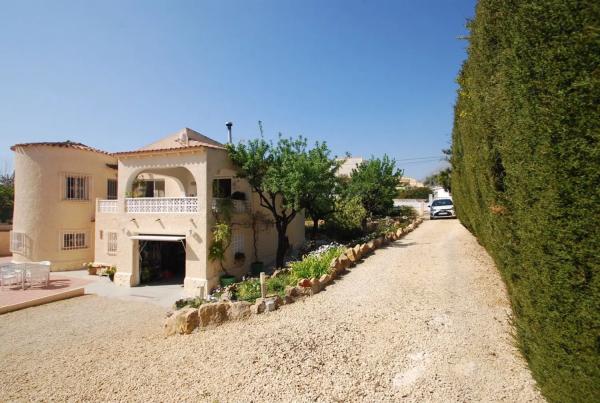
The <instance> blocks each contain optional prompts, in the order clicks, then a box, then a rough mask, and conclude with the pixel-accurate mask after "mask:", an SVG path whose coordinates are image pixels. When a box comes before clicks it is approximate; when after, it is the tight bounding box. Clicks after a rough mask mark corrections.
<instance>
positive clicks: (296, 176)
mask: <svg viewBox="0 0 600 403" xmlns="http://www.w3.org/2000/svg"><path fill="white" fill-rule="evenodd" d="M227 150H228V153H229V158H230V159H231V160H232V161H233V163H234V165H235V166H236V167H237V169H238V176H239V177H241V178H245V179H246V180H247V181H248V183H250V186H251V187H252V189H253V190H254V191H255V192H256V193H257V194H258V196H259V199H260V205H261V206H262V207H264V208H266V209H267V210H269V211H270V212H271V214H272V216H273V221H274V224H275V228H276V230H277V254H276V265H277V267H282V266H283V264H284V258H285V253H286V251H287V249H288V247H289V242H288V239H287V237H286V232H287V227H288V225H289V224H290V223H291V222H292V220H293V219H294V218H295V217H296V215H297V214H298V212H300V211H302V209H304V208H305V207H306V206H307V205H309V204H310V202H311V201H313V200H314V194H313V193H315V190H319V189H320V190H324V188H321V187H320V184H318V183H317V181H318V179H319V178H321V179H322V177H323V176H325V177H327V178H329V176H330V174H331V173H326V174H325V175H323V176H319V175H321V174H323V170H327V171H331V170H333V172H335V163H334V162H331V161H330V160H329V158H328V155H329V150H328V149H327V147H326V145H325V144H324V143H317V144H316V145H315V147H314V148H313V149H311V150H308V149H307V142H306V139H304V138H303V137H298V138H296V139H294V138H289V139H288V138H283V137H282V136H280V137H279V140H278V141H277V143H273V142H267V141H266V140H264V139H263V138H260V139H255V140H250V141H248V142H247V143H243V142H242V143H238V144H237V145H233V144H228V145H227ZM315 161H319V164H317V166H318V167H320V168H319V169H315V168H314V167H312V166H311V164H313V163H314V162H315ZM328 161H329V162H328Z"/></svg>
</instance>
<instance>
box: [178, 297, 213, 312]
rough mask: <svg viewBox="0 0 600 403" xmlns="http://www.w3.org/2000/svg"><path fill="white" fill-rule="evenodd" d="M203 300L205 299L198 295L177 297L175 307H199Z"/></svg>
mask: <svg viewBox="0 0 600 403" xmlns="http://www.w3.org/2000/svg"><path fill="white" fill-rule="evenodd" d="M205 302H206V300H204V299H203V298H200V297H194V298H184V299H178V300H177V301H175V309H181V308H186V307H189V308H199V307H200V305H202V304H204V303H205Z"/></svg>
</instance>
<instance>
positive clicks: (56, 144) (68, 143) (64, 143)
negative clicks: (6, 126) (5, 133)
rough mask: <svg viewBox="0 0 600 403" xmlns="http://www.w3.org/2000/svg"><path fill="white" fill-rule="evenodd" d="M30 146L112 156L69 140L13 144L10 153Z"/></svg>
mask: <svg viewBox="0 0 600 403" xmlns="http://www.w3.org/2000/svg"><path fill="white" fill-rule="evenodd" d="M32 146H48V147H63V148H75V149H78V150H84V151H92V152H95V153H100V154H106V155H112V154H111V153H109V152H106V151H102V150H99V149H97V148H93V147H90V146H88V145H85V144H83V143H78V142H75V141H71V140H67V141H43V142H39V143H20V144H15V145H14V146H12V147H11V148H10V149H11V150H12V151H15V150H16V149H17V148H19V147H32Z"/></svg>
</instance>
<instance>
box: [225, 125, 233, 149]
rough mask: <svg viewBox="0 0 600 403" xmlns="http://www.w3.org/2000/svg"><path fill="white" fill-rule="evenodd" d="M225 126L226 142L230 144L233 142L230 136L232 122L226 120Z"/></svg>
mask: <svg viewBox="0 0 600 403" xmlns="http://www.w3.org/2000/svg"><path fill="white" fill-rule="evenodd" d="M225 126H227V142H228V143H229V144H231V143H232V142H233V140H232V138H231V126H233V123H231V122H227V123H225Z"/></svg>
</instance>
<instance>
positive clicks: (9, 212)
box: [0, 172, 15, 222]
mask: <svg viewBox="0 0 600 403" xmlns="http://www.w3.org/2000/svg"><path fill="white" fill-rule="evenodd" d="M14 199H15V174H14V172H13V173H12V174H3V175H0V222H7V221H11V220H12V217H13V209H14Z"/></svg>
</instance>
